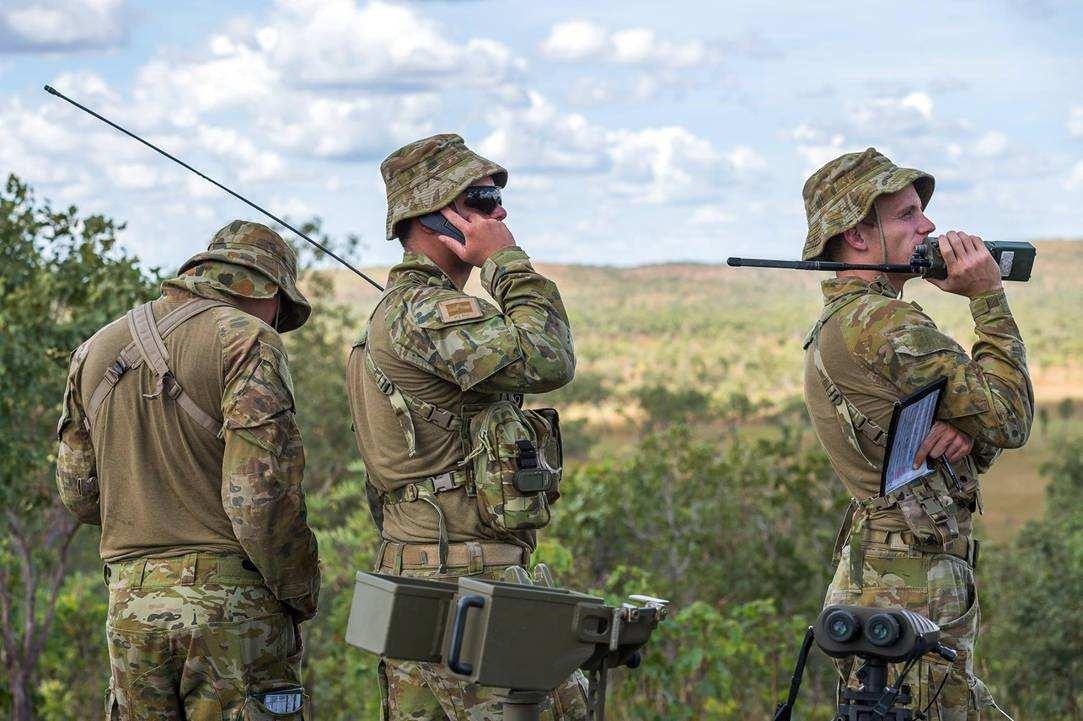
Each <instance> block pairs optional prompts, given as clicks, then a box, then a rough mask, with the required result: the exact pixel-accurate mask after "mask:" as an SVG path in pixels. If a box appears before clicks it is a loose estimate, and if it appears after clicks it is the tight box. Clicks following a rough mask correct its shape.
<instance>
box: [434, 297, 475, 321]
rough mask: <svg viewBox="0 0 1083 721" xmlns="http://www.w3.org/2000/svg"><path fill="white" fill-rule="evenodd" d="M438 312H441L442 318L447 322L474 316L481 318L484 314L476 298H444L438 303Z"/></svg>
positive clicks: (469, 318) (468, 318)
mask: <svg viewBox="0 0 1083 721" xmlns="http://www.w3.org/2000/svg"><path fill="white" fill-rule="evenodd" d="M436 312H437V313H439V314H440V320H442V321H444V322H445V323H454V322H457V321H460V320H471V319H472V318H480V317H481V316H482V315H483V314H482V312H481V306H479V305H478V301H477V299H476V298H451V299H449V300H442V301H440V302H439V303H437V304H436Z"/></svg>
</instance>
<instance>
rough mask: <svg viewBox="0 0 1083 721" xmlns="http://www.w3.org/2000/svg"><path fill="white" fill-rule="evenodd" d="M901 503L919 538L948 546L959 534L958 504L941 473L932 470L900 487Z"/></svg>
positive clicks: (901, 508)
mask: <svg viewBox="0 0 1083 721" xmlns="http://www.w3.org/2000/svg"><path fill="white" fill-rule="evenodd" d="M898 504H899V510H900V511H902V514H903V519H904V520H905V521H906V525H907V526H908V527H909V528H910V531H911V532H912V533H913V534H914V536H915V537H916V538H920V539H923V540H925V541H928V542H930V543H932V544H937V545H940V546H947V544H949V543H951V542H952V541H954V540H955V539H956V538H958V537H959V520H958V518H957V516H958V512H959V507H958V505H957V504H956V503H955V499H954V498H952V496H951V493H950V491H949V490H948V487H947V484H946V483H945V482H944V478H943V476H942V474H941V473H939V472H933V473H930V474H929V475H927V476H925V477H924V478H919V479H917V480H915V481H911V482H910V483H908V484H906V486H904V487H903V488H901V489H899V491H898Z"/></svg>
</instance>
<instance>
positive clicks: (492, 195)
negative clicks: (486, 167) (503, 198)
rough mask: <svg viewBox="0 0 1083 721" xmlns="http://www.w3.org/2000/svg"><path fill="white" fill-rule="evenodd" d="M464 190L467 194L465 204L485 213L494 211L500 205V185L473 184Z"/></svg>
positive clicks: (464, 199)
mask: <svg viewBox="0 0 1083 721" xmlns="http://www.w3.org/2000/svg"><path fill="white" fill-rule="evenodd" d="M463 192H464V193H465V194H466V195H465V197H464V198H463V204H465V205H466V207H467V208H473V209H474V210H476V211H478V212H480V213H484V214H485V215H488V214H489V213H492V212H493V211H494V210H496V208H497V206H499V205H500V186H498V185H471V186H469V187H467V189H466V190H465V191H463Z"/></svg>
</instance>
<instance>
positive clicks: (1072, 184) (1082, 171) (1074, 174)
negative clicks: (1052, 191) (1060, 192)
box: [1064, 160, 1083, 190]
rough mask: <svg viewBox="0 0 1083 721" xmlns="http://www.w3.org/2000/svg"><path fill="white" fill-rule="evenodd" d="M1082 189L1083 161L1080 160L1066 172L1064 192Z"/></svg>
mask: <svg viewBox="0 0 1083 721" xmlns="http://www.w3.org/2000/svg"><path fill="white" fill-rule="evenodd" d="M1079 188H1083V160H1080V161H1079V162H1077V163H1076V164H1075V165H1073V166H1072V169H1071V170H1069V171H1068V177H1067V178H1065V180H1064V189H1065V190H1077V189H1079Z"/></svg>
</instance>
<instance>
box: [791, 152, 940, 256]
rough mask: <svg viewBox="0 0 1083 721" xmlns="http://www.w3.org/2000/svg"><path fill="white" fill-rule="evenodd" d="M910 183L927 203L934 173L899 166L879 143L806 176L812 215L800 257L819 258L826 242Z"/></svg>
mask: <svg viewBox="0 0 1083 721" xmlns="http://www.w3.org/2000/svg"><path fill="white" fill-rule="evenodd" d="M911 183H913V184H914V189H915V190H917V193H918V197H919V198H921V207H922V208H924V207H925V206H927V205H928V204H929V199H930V198H932V196H933V186H934V184H935V181H934V180H933V176H931V175H929V174H928V173H926V172H923V171H921V170H914V169H912V168H900V167H898V166H897V165H895V164H894V163H892V162H891V161H890V160H888V159H887V157H885V156H884V155H882V154H881V153H879V152H877V150H876V148H869V149H868V150H866V151H864V152H862V153H846V154H845V155H840V156H839V157H837V158H835V159H834V160H832V161H831V162H829V163H827V164H826V165H824V166H823V167H822V168H820V169H819V170H817V171H816V172H815V173H813V174H812V176H811V177H809V179H808V180H807V181H805V187H804V188H803V189H802V191H801V195H802V197H803V198H804V200H805V215H806V216H807V218H808V236H807V237H806V239H805V247H804V250H802V251H801V259H802V260H812V259H814V258H817V257H819V256H820V254H821V253H823V251H824V246H826V245H827V241H829V240H830V239H831V238H833V237H834V236H836V235H838V234H839V233H841V232H842V231H844V230H849V229H850V228H853V227H854V226H855V225H857V224H858V223H859V222H860V221H861V219H862V218H864V217H865V216H866V215H868V213H869V210H871V209H872V207H873V202H874V201H875V200H876V198H877V197H878V196H881V195H886V194H889V193H895V192H898V191H900V190H902V189H903V188H905V187H906V186H908V185H910V184H911Z"/></svg>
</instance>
